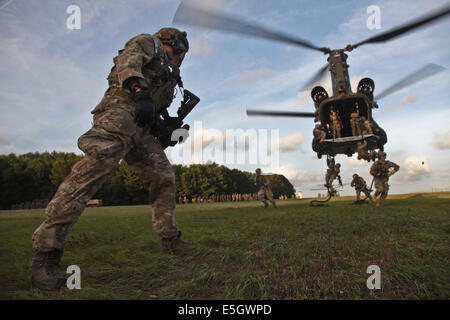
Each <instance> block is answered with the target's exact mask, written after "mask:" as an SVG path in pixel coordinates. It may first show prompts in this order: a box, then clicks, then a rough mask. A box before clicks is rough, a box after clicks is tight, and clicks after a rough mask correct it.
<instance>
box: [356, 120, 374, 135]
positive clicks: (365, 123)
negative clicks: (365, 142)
mask: <svg viewBox="0 0 450 320" xmlns="http://www.w3.org/2000/svg"><path fill="white" fill-rule="evenodd" d="M359 127H360V128H361V133H362V134H363V135H369V134H372V133H373V131H372V126H371V125H370V122H369V120H367V119H366V118H365V117H360V118H359Z"/></svg>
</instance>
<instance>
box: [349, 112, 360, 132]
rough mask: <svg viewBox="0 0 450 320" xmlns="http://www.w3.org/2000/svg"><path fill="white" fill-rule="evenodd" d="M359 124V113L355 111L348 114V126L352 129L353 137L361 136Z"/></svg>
mask: <svg viewBox="0 0 450 320" xmlns="http://www.w3.org/2000/svg"><path fill="white" fill-rule="evenodd" d="M359 123H360V119H359V112H358V110H357V111H355V112H352V113H351V114H350V126H351V127H352V134H353V135H354V136H360V135H361V128H360V126H359Z"/></svg>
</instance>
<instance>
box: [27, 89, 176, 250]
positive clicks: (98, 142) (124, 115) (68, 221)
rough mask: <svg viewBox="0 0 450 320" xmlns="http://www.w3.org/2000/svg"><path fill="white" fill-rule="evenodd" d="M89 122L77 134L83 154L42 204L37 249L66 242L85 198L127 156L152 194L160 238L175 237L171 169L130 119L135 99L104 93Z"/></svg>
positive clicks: (58, 246)
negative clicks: (91, 123) (44, 214)
mask: <svg viewBox="0 0 450 320" xmlns="http://www.w3.org/2000/svg"><path fill="white" fill-rule="evenodd" d="M92 113H93V114H94V125H93V127H92V128H91V129H90V130H89V131H87V132H86V133H85V134H83V135H82V136H81V137H80V138H79V139H78V147H79V148H80V149H81V150H82V151H83V152H84V153H85V157H84V158H83V159H82V160H80V161H79V162H78V163H76V164H75V165H74V166H73V167H72V171H71V172H70V174H69V175H68V176H67V177H66V178H65V180H64V181H63V182H62V183H61V185H60V186H59V188H58V190H57V192H56V194H55V195H54V197H53V199H52V200H51V201H50V203H49V204H48V206H47V208H46V209H45V213H46V219H45V221H44V222H43V223H42V224H41V225H40V226H39V227H38V228H37V229H36V231H35V232H34V234H33V237H32V242H33V248H34V249H35V250H36V251H38V252H49V251H51V250H52V249H60V250H62V249H63V248H64V242H65V240H66V237H67V235H68V233H69V230H70V228H71V227H72V226H73V225H74V224H75V222H77V220H78V218H79V217H80V215H81V213H82V212H83V210H84V208H85V206H86V203H87V202H88V201H89V200H90V199H91V198H92V197H93V196H94V195H95V193H97V191H98V190H99V189H100V188H101V187H102V185H103V184H104V183H105V181H106V180H107V178H108V177H109V176H110V175H111V174H112V173H113V172H114V170H115V169H116V168H117V167H118V165H119V161H120V160H121V159H125V160H126V162H127V163H128V165H130V166H131V167H132V168H133V169H134V172H135V173H137V174H138V175H139V176H140V178H141V180H142V182H143V184H144V186H145V187H146V188H147V189H148V191H149V195H150V204H151V205H152V211H153V215H152V225H153V229H154V230H155V232H156V234H157V235H158V236H160V237H163V238H173V237H176V236H177V234H178V232H179V230H178V228H177V227H176V226H175V221H174V213H173V212H174V210H175V175H174V172H173V169H172V166H171V164H170V162H169V160H168V159H167V157H166V155H165V153H164V150H163V149H162V147H161V145H160V144H159V143H158V141H157V140H156V139H155V137H153V136H152V135H149V134H145V133H144V130H143V129H142V128H140V127H137V126H136V124H135V122H134V116H135V115H134V105H133V102H132V101H131V100H130V99H129V98H126V97H118V96H112V95H108V94H106V95H105V97H104V98H103V99H102V102H101V103H100V104H99V105H98V106H97V107H96V108H95V109H94V110H93V111H92Z"/></svg>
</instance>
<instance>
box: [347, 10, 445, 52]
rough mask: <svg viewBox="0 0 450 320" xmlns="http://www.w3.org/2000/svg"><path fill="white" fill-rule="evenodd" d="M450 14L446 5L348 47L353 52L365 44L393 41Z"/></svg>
mask: <svg viewBox="0 0 450 320" xmlns="http://www.w3.org/2000/svg"><path fill="white" fill-rule="evenodd" d="M449 13H450V5H446V6H445V7H443V8H440V9H439V10H437V11H434V12H432V13H428V14H426V15H423V16H421V17H420V18H418V19H416V20H413V21H411V22H409V23H405V24H403V25H400V26H398V27H395V28H393V29H391V30H388V31H386V32H383V33H381V34H379V35H376V36H373V37H370V38H368V39H366V40H364V41H361V42H359V43H357V44H354V45H351V46H348V47H350V49H351V50H352V49H354V48H357V47H359V46H361V45H363V44H366V43H376V42H385V41H388V40H391V39H393V38H395V37H398V36H400V35H402V34H405V33H407V32H409V31H411V30H413V29H416V28H418V27H421V26H424V25H426V24H428V23H430V22H433V21H436V20H438V19H440V18H443V17H445V16H446V15H448V14H449ZM351 50H350V51H351Z"/></svg>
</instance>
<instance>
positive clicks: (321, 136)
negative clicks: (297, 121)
mask: <svg viewBox="0 0 450 320" xmlns="http://www.w3.org/2000/svg"><path fill="white" fill-rule="evenodd" d="M313 135H314V138H316V140H317V141H318V142H319V143H321V142H323V140H325V138H326V137H327V132H326V131H325V129H324V127H323V126H322V125H320V124H316V125H315V127H314V130H313Z"/></svg>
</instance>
